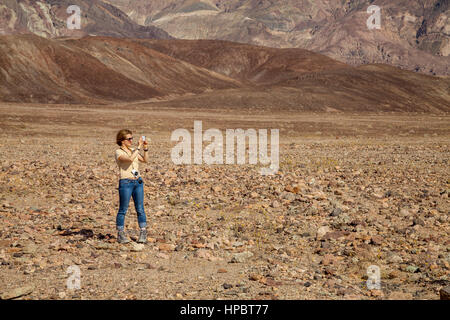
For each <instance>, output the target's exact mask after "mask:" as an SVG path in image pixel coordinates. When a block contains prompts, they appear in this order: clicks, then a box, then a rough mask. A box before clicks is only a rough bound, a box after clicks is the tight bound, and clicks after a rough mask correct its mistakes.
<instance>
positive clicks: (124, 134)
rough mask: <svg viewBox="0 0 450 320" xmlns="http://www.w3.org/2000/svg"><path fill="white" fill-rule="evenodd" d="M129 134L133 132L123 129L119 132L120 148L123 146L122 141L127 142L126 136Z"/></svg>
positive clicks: (117, 138) (118, 142) (118, 141)
mask: <svg viewBox="0 0 450 320" xmlns="http://www.w3.org/2000/svg"><path fill="white" fill-rule="evenodd" d="M127 134H133V132H131V130H128V129H122V130H120V131H119V132H117V137H116V142H117V144H118V145H119V147H120V146H122V141H123V140H125V136H126V135H127Z"/></svg>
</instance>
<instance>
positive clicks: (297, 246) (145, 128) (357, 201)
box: [0, 102, 450, 300]
mask: <svg viewBox="0 0 450 320" xmlns="http://www.w3.org/2000/svg"><path fill="white" fill-rule="evenodd" d="M0 113H1V115H2V116H1V117H0V129H1V132H0V133H1V139H0V163H1V170H0V181H1V183H0V219H1V223H0V291H1V292H0V294H1V298H2V299H8V298H16V299H430V300H435V299H439V290H440V289H441V288H442V287H445V286H447V285H449V282H450V281H449V279H448V276H449V271H450V249H449V248H450V247H449V243H450V241H449V240H450V239H449V231H450V229H449V220H448V218H449V209H450V206H449V192H450V186H449V182H450V181H449V170H448V168H449V163H448V161H449V155H450V148H449V141H450V140H449V136H450V126H449V124H450V119H449V116H448V113H446V112H441V113H436V114H430V113H389V112H385V113H372V112H347V113H341V112H307V111H303V112H294V111H288V110H284V111H283V110H278V111H277V110H273V111H272V112H258V111H255V109H252V108H251V107H243V108H229V109H227V108H218V109H215V108H206V107H205V108H203V107H202V108H200V107H199V108H196V107H195V105H192V107H191V108H180V107H177V106H176V103H173V104H171V103H170V102H166V103H160V104H158V103H148V104H145V103H143V104H136V103H126V102H124V103H115V104H110V105H98V106H96V105H66V104H24V103H1V104H0ZM195 120H201V121H202V122H203V129H204V130H206V129H208V128H218V129H220V130H223V131H224V132H225V130H226V129H235V128H243V129H248V128H254V129H258V128H267V129H271V128H277V129H279V130H280V169H279V171H278V173H277V174H275V175H273V176H262V175H260V173H259V167H260V165H249V164H246V165H211V166H208V165H179V166H177V165H175V164H173V163H172V161H171V158H170V151H171V148H172V147H173V146H174V145H175V143H174V142H171V141H170V136H171V132H173V130H175V129H177V128H186V129H188V130H190V131H192V129H193V124H194V121H195ZM122 128H129V129H131V130H132V131H133V134H134V136H135V137H138V136H140V135H146V136H147V137H149V138H150V139H151V142H150V149H151V151H150V162H149V163H148V164H141V170H142V171H143V177H144V181H145V182H144V183H145V184H144V192H145V210H146V213H147V219H148V224H149V243H147V244H145V245H143V246H142V245H138V244H137V243H135V242H134V241H133V242H132V243H130V244H128V245H120V244H118V243H117V242H116V232H115V216H116V213H117V211H118V201H119V196H118V190H117V187H118V169H117V167H116V163H115V161H114V150H115V149H116V148H117V145H116V144H115V135H116V133H117V131H118V130H119V129H122ZM136 220H137V219H136V212H135V209H134V206H133V201H132V200H131V202H130V207H129V211H128V214H127V219H126V228H127V230H128V232H129V234H130V236H131V237H132V239H134V240H136V236H137V221H136ZM74 266H75V267H74ZM369 266H376V268H378V270H379V271H380V285H381V287H380V289H372V290H369V288H368V287H367V283H366V281H367V279H368V267H369ZM76 268H79V271H80V289H72V290H71V289H68V286H67V284H68V280H70V279H71V277H72V279H73V276H74V274H75V271H74V270H76ZM372 268H373V267H372Z"/></svg>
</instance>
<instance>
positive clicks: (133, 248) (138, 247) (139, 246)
mask: <svg viewBox="0 0 450 320" xmlns="http://www.w3.org/2000/svg"><path fill="white" fill-rule="evenodd" d="M144 248H145V245H144V244H143V243H136V242H133V243H132V245H131V251H133V252H140V251H142V250H144Z"/></svg>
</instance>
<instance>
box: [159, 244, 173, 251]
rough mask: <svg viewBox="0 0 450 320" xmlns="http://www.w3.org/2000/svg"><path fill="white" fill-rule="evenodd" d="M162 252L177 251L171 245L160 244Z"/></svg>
mask: <svg viewBox="0 0 450 320" xmlns="http://www.w3.org/2000/svg"><path fill="white" fill-rule="evenodd" d="M158 248H159V250H160V251H166V252H172V251H175V245H173V244H169V243H160V244H159V245H158Z"/></svg>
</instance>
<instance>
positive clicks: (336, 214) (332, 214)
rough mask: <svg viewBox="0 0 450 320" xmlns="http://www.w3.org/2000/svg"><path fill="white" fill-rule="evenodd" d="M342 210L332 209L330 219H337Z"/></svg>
mask: <svg viewBox="0 0 450 320" xmlns="http://www.w3.org/2000/svg"><path fill="white" fill-rule="evenodd" d="M341 212H342V209H341V208H334V209H333V211H331V214H330V216H331V217H337V216H339V215H340V214H341Z"/></svg>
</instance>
